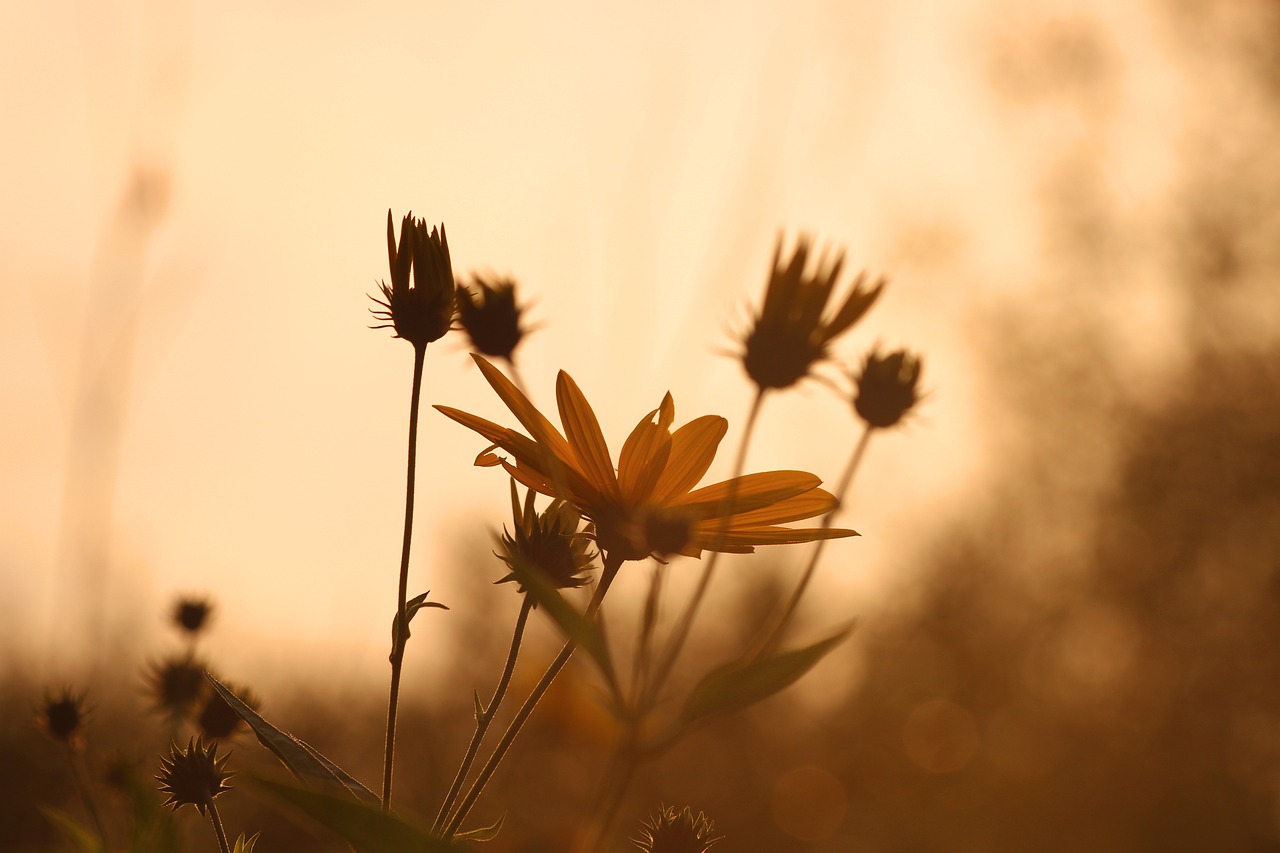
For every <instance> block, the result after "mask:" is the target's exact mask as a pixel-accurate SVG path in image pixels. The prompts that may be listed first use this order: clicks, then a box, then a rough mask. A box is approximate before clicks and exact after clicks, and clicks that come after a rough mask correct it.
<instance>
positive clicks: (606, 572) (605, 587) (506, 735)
mask: <svg viewBox="0 0 1280 853" xmlns="http://www.w3.org/2000/svg"><path fill="white" fill-rule="evenodd" d="M621 565H622V560H620V559H617V558H614V557H613V556H612V555H605V560H604V568H603V569H602V570H601V572H600V583H599V584H598V585H597V586H596V590H595V593H594V594H593V595H592V596H591V602H590V603H589V604H588V605H587V612H586V616H587V618H588V619H590V618H592V617H593V616H595V614H596V611H597V610H599V609H600V603H601V602H602V601H603V600H604V595H605V593H606V592H608V591H609V586H610V584H612V583H613V579H614V577H615V576H616V575H617V574H618V569H619V567H621ZM574 647H575V643H574V641H573V640H569V641H568V642H566V643H565V644H564V647H563V648H562V649H560V653H559V654H558V655H556V657H555V660H553V661H552V662H551V665H550V666H549V667H547V671H546V672H545V673H543V674H542V678H541V679H540V680H539V681H538V683H537V684H536V685H535V686H534V688H533V692H532V693H530V694H529V698H527V699H525V700H524V704H523V705H521V706H520V710H519V711H517V712H516V715H515V717H514V718H513V719H512V720H511V723H510V724H509V725H508V726H507V730H506V731H505V732H503V734H502V739H501V740H500V741H498V745H497V746H495V747H494V748H493V753H492V754H491V755H490V756H489V760H488V761H486V762H485V765H484V767H482V768H481V769H480V774H479V775H478V776H477V777H476V780H475V781H474V782H472V783H471V789H470V790H469V791H467V796H466V797H465V798H463V800H462V803H461V805H459V806H458V810H457V811H456V812H455V813H454V815H453V817H452V818H450V820H449V824H448V826H447V827H445V831H444V837H445V840H448V839H450V838H452V837H453V836H454V835H456V834H457V833H458V828H459V827H461V826H462V822H463V821H464V820H466V819H467V815H468V814H470V813H471V807H472V806H474V805H475V803H476V800H477V799H479V797H480V794H481V793H483V792H484V787H485V785H487V784H488V783H489V779H490V778H491V777H492V776H493V774H494V771H496V770H497V769H498V765H499V764H501V763H502V759H503V758H505V757H506V755H507V751H508V750H509V749H510V748H511V744H512V743H513V742H514V741H515V739H516V736H517V735H519V734H520V730H521V729H522V728H523V727H524V724H525V722H526V721H527V720H528V719H529V715H530V714H532V713H533V709H534V708H536V707H537V706H538V702H539V701H541V699H542V697H543V695H544V694H545V693H546V692H547V690H548V688H550V687H551V682H553V681H555V679H556V676H557V675H559V674H560V670H562V669H564V665H565V664H566V663H568V662H569V658H570V657H572V656H573V650H574Z"/></svg>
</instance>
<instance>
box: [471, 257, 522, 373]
mask: <svg viewBox="0 0 1280 853" xmlns="http://www.w3.org/2000/svg"><path fill="white" fill-rule="evenodd" d="M522 310H523V309H521V308H520V307H519V306H518V305H516V284H515V282H514V281H512V280H511V279H506V278H504V279H497V280H495V281H493V282H488V281H485V280H484V279H482V278H481V277H480V276H475V277H474V278H473V279H472V282H471V284H470V285H469V286H466V287H459V288H458V319H459V320H460V321H461V322H462V328H464V329H466V330H467V336H468V337H470V338H471V346H472V348H474V349H475V351H476V352H478V353H481V354H482V355H487V356H492V357H493V358H505V359H506V360H507V361H511V359H512V356H513V354H514V353H515V349H516V347H517V346H518V345H519V343H520V339H521V338H523V337H524V333H525V330H524V329H523V328H522V327H521V326H520V314H521V311H522Z"/></svg>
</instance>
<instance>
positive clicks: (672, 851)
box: [632, 806, 720, 853]
mask: <svg viewBox="0 0 1280 853" xmlns="http://www.w3.org/2000/svg"><path fill="white" fill-rule="evenodd" d="M715 830H716V828H715V824H714V823H712V822H711V821H710V820H709V819H708V818H707V816H706V815H704V814H703V813H702V812H698V814H697V816H696V817H695V816H694V814H693V811H692V810H691V809H690V808H689V807H688V806H685V807H684V809H683V810H682V811H676V810H675V809H674V808H672V807H671V806H664V807H663V808H662V809H660V810H659V811H658V813H657V814H656V815H654V816H653V817H651V818H650V819H649V820H647V821H645V822H644V823H643V824H641V826H640V837H639V838H633V839H632V843H634V844H635V845H636V847H639V848H640V849H641V850H643V851H644V853H706V852H707V851H708V850H710V849H711V845H713V844H715V843H716V842H717V841H719V840H720V837H719V836H715V835H713V833H714V832H715Z"/></svg>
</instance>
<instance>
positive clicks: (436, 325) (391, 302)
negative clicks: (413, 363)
mask: <svg viewBox="0 0 1280 853" xmlns="http://www.w3.org/2000/svg"><path fill="white" fill-rule="evenodd" d="M387 257H388V259H389V261H390V264H391V284H389V285H388V284H387V283H386V282H385V281H384V282H381V283H379V285H378V290H379V292H381V294H382V298H381V299H378V298H377V297H376V296H375V297H372V298H373V301H374V302H376V303H377V304H378V305H380V306H381V308H375V309H373V316H374V317H375V318H376V319H378V320H381V321H382V322H381V323H380V324H379V325H377V326H374V327H373V328H375V329H387V328H390V329H395V333H396V334H395V336H396V337H397V338H403V339H404V340H406V341H408V342H409V343H411V344H413V345H414V346H415V347H424V346H426V345H427V344H429V343H431V342H432V341H434V340H438V339H439V338H441V337H443V336H444V333H445V332H447V331H449V328H450V327H451V326H452V325H453V315H454V310H455V308H456V303H457V287H458V286H457V283H456V282H454V280H453V265H452V263H451V262H450V260H449V241H448V239H447V238H446V237H445V233H444V225H441V226H440V228H439V230H437V229H436V228H435V227H434V226H432V227H431V229H430V230H428V229H427V223H426V221H425V220H423V219H414V218H413V214H412V213H410V214H408V215H407V216H405V218H404V220H403V221H402V222H401V223H400V242H399V244H397V243H396V234H395V223H394V220H393V219H392V217H391V211H390V210H388V211H387ZM411 270H412V273H413V275H412V284H411V283H410V271H411Z"/></svg>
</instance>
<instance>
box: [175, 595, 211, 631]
mask: <svg viewBox="0 0 1280 853" xmlns="http://www.w3.org/2000/svg"><path fill="white" fill-rule="evenodd" d="M212 614H213V604H212V603H211V602H209V601H208V600H207V599H203V598H180V599H178V601H177V603H176V604H175V605H174V606H173V624H174V625H176V626H178V628H179V629H180V630H182V631H185V632H186V633H188V634H190V635H192V636H193V637H194V636H195V635H196V634H199V633H200V632H201V631H202V630H203V629H204V628H205V626H206V625H208V623H209V617H210V616H211V615H212Z"/></svg>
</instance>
